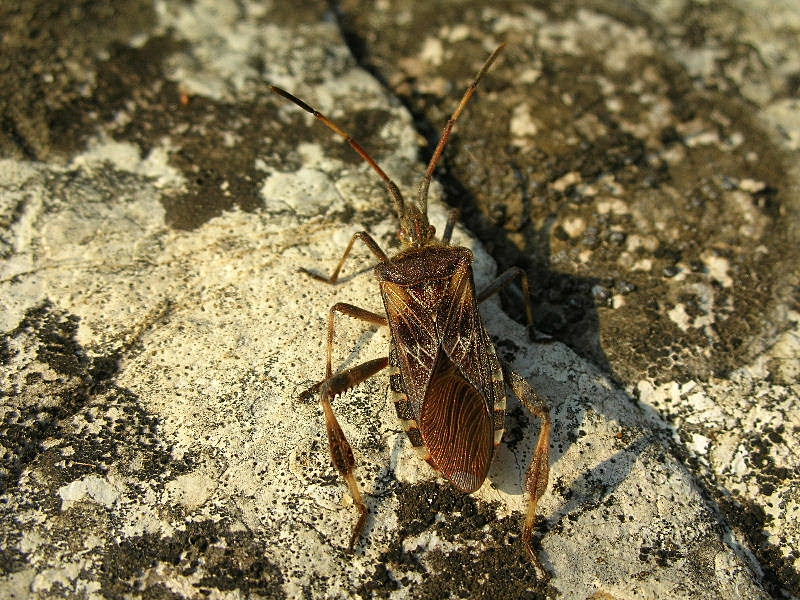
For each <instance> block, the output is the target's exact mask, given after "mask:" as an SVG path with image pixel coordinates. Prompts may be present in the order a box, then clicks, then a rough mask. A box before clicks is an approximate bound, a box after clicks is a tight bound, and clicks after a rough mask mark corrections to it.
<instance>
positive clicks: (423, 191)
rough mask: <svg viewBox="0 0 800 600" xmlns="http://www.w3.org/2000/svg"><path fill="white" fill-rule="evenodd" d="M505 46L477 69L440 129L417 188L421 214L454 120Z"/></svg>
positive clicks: (498, 48) (425, 211) (424, 208)
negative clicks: (435, 144) (437, 142)
mask: <svg viewBox="0 0 800 600" xmlns="http://www.w3.org/2000/svg"><path fill="white" fill-rule="evenodd" d="M505 47H506V45H505V44H500V45H499V46H498V47H497V48H496V49H495V51H494V52H492V54H491V56H489V58H488V59H486V62H485V63H483V66H482V67H481V70H480V71H478V74H477V75H476V76H475V79H473V80H472V83H470V84H469V87H468V88H467V91H466V92H464V96H463V97H462V98H461V102H459V103H458V107H456V110H455V112H454V113H453V116H451V117H450V118H449V119H448V120H447V125H445V126H444V129H443V130H442V137H441V138H440V139H439V145H438V146H436V150H435V151H434V152H433V156H432V157H431V160H430V162H429V163H428V169H427V170H426V171H425V177H424V178H423V179H422V181H421V182H420V184H419V190H418V191H417V206H418V207H419V210H420V212H422V214H423V215H424V214H427V212H428V187H430V184H431V179H432V178H433V172H434V171H435V170H436V165H438V164H439V161H440V160H441V158H442V153H443V152H444V147H445V146H446V145H447V142H448V141H449V139H450V133H451V132H452V131H453V127H454V126H455V124H456V121H458V118H459V117H460V116H461V113H462V112H464V109H465V108H466V107H467V104H469V101H470V100H472V96H473V95H474V94H475V90H476V89H477V88H478V83H480V81H481V79H483V76H484V75H485V74H486V71H488V70H489V68H490V67H491V66H492V63H494V61H495V60H496V59H497V56H498V55H499V54H500V52H502V51H503V48H505Z"/></svg>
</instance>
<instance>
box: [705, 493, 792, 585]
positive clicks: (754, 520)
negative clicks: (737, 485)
mask: <svg viewBox="0 0 800 600" xmlns="http://www.w3.org/2000/svg"><path fill="white" fill-rule="evenodd" d="M719 502H720V506H721V507H722V509H723V510H724V511H725V514H726V515H727V517H728V519H729V520H730V522H731V525H732V526H733V527H734V529H736V530H737V532H739V534H740V535H742V536H743V537H744V539H745V540H746V541H747V544H748V547H749V548H750V550H751V551H752V552H753V553H754V554H755V556H756V558H757V559H758V561H759V563H760V565H761V569H762V571H763V583H764V587H765V588H766V590H767V591H768V592H769V593H771V594H773V596H774V597H782V596H785V595H786V592H789V593H791V594H795V595H797V594H800V572H798V571H797V569H795V568H794V566H793V564H794V563H795V561H796V560H797V558H798V555H800V553H799V552H798V550H797V549H796V548H793V549H788V547H787V546H786V545H785V544H780V545H776V544H774V543H772V541H771V540H770V536H769V534H768V532H767V529H766V526H767V525H768V524H769V522H770V520H771V517H770V516H769V515H768V514H767V513H766V511H765V510H764V508H763V507H762V506H760V505H758V504H756V503H754V502H750V501H748V500H743V499H741V498H735V497H732V496H729V495H728V496H724V497H721V498H720V499H719ZM787 549H788V552H787Z"/></svg>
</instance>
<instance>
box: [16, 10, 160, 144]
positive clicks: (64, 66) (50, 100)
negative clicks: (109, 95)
mask: <svg viewBox="0 0 800 600" xmlns="http://www.w3.org/2000/svg"><path fill="white" fill-rule="evenodd" d="M12 4H13V6H12ZM153 20H154V12H153V8H152V6H150V5H148V4H147V3H143V2H139V1H138V0H122V1H120V2H114V3H103V2H88V1H78V2H74V1H71V0H65V1H59V0H53V1H48V2H20V3H10V2H8V3H4V5H3V8H2V10H0V29H1V30H2V31H3V52H2V54H0V87H2V89H3V90H4V92H3V94H2V95H0V154H2V155H4V156H17V157H22V158H26V159H43V158H46V157H48V156H49V155H50V154H51V153H52V151H53V145H54V144H58V143H60V141H61V140H60V139H59V138H60V135H61V134H60V132H59V131H58V122H59V118H58V116H57V115H58V114H59V111H60V110H61V109H62V108H63V107H64V106H67V105H69V104H71V103H74V102H76V101H78V100H79V99H80V98H81V97H82V96H84V94H85V90H86V87H87V86H88V85H91V81H92V66H93V64H94V63H95V61H96V60H97V57H98V55H99V54H100V53H101V52H102V51H103V50H104V49H105V48H106V47H107V46H108V45H110V44H112V43H114V42H115V41H117V40H125V39H127V38H129V37H130V36H132V35H134V34H136V33H138V32H140V31H141V30H142V29H144V28H145V27H147V26H148V25H150V24H151V23H152V22H153Z"/></svg>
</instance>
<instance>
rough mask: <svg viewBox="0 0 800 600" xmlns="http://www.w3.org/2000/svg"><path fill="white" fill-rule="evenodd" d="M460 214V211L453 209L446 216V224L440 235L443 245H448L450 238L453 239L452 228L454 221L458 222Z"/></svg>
mask: <svg viewBox="0 0 800 600" xmlns="http://www.w3.org/2000/svg"><path fill="white" fill-rule="evenodd" d="M460 214H461V211H460V210H458V209H457V208H454V209H453V210H451V211H450V214H449V215H448V216H447V223H446V224H445V226H444V233H443V234H442V242H443V243H444V244H445V245H449V244H450V238H451V237H453V227H455V225H456V221H458V217H459V215H460Z"/></svg>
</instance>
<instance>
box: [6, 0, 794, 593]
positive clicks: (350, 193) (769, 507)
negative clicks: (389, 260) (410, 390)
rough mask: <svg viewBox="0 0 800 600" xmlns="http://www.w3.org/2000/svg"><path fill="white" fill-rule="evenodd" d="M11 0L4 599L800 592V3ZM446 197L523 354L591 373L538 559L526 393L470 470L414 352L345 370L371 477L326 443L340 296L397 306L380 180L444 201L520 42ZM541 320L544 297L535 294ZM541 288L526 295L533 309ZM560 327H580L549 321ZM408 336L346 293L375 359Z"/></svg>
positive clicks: (550, 367) (562, 424)
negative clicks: (463, 482) (437, 469)
mask: <svg viewBox="0 0 800 600" xmlns="http://www.w3.org/2000/svg"><path fill="white" fill-rule="evenodd" d="M14 4H15V3H13V2H6V3H4V4H3V7H2V8H0V29H2V51H1V52H0V84H1V85H2V88H3V92H2V94H0V153H2V157H3V158H2V159H0V227H1V228H2V229H0V307H1V309H0V446H1V447H0V549H1V551H0V597H2V598H13V599H23V598H37V599H39V598H41V599H44V598H91V599H95V598H142V599H145V598H148V599H150V598H170V599H172V598H175V599H177V598H192V599H194V598H223V599H235V598H277V599H283V598H348V597H354V598H365V599H366V598H392V599H395V598H396V599H401V598H411V599H423V598H425V599H428V598H430V599H437V600H438V599H441V598H448V597H453V598H485V599H494V598H508V599H517V598H564V599H588V598H592V599H619V600H623V599H625V600H627V599H634V598H637V599H661V598H671V599H672V598H676V599H682V598H686V599H690V598H691V599H707V598H720V599H740V598H741V599H766V598H798V597H800V554H798V548H800V528H798V525H797V523H798V519H799V518H800V481H799V480H800V478H799V477H798V468H800V459H799V458H798V453H797V448H798V447H800V417H798V415H800V406H799V405H800V385H799V384H798V379H799V375H800V359H799V358H798V356H799V355H800V325H799V323H800V310H798V299H799V298H798V296H799V295H798V289H800V285H799V284H800V281H798V279H799V278H798V266H797V265H798V264H799V263H798V247H800V244H798V237H800V236H799V235H798V223H799V222H800V220H798V206H799V205H800V194H799V193H798V190H799V189H800V185H798V182H799V181H800V169H799V168H798V165H800V160H799V159H800V117H798V115H800V99H799V97H798V96H799V94H798V91H799V90H800V50H799V49H798V46H797V39H798V38H799V36H800V8H798V7H797V6H796V4H795V3H793V2H783V3H781V2H767V1H766V0H739V1H734V0H731V1H729V2H726V3H724V4H722V3H701V2H690V1H680V0H664V1H662V2H650V3H644V2H642V3H633V2H622V1H596V2H593V1H589V0H587V1H585V2H533V3H530V2H515V1H501V2H491V3H489V2H478V1H459V2H436V3H432V2H407V1H404V2H399V1H397V2H396V1H394V0H382V1H380V2H377V3H376V2H361V1H360V0H342V2H340V3H332V4H324V3H320V4H312V3H299V4H297V5H296V4H291V5H290V4H288V3H277V2H276V3H274V4H270V3H261V2H248V1H245V2H234V1H233V0H221V1H216V0H196V1H195V2H183V1H177V0H175V1H172V0H169V1H167V0H164V1H158V2H154V3H146V2H135V1H127V2H115V3H94V2H64V3H60V2H58V1H53V2H44V1H40V2H33V3H24V4H23V3H19V5H18V6H15V5H14ZM501 42H505V43H507V48H506V50H505V52H504V53H503V55H502V57H501V59H500V60H499V61H498V63H497V65H496V67H495V68H494V69H493V70H492V71H491V72H490V74H489V75H488V76H487V78H486V80H485V81H484V82H483V83H482V84H481V88H480V90H479V93H478V94H477V96H476V99H475V100H474V101H473V103H472V104H471V105H470V106H469V107H468V109H467V110H466V112H465V114H464V117H463V119H462V121H461V122H459V125H458V127H457V129H456V132H455V134H454V136H453V138H452V140H451V143H450V145H449V146H448V149H447V151H446V154H445V158H444V160H443V162H442V165H441V167H440V169H439V172H438V178H437V182H436V183H435V184H434V186H433V188H432V194H433V196H434V197H433V199H432V201H431V211H430V212H431V219H432V222H433V223H434V225H436V226H437V228H439V230H440V231H441V228H442V226H443V223H444V221H445V218H446V214H447V210H448V207H458V208H460V209H461V214H462V221H463V224H464V228H459V229H457V230H456V233H455V236H454V237H455V240H456V241H457V242H458V243H460V244H464V245H467V246H469V247H470V248H471V249H472V250H473V252H474V253H475V255H476V262H475V271H476V279H477V280H478V286H479V287H481V286H482V285H485V284H486V283H487V282H488V281H490V280H491V278H492V277H493V274H494V273H496V272H497V271H498V269H500V270H503V269H506V268H508V267H510V266H515V265H516V266H520V267H522V268H524V269H525V270H526V271H527V272H528V273H529V275H530V277H531V280H532V282H533V287H534V292H533V296H534V298H533V300H534V305H535V313H536V328H537V329H538V330H539V332H540V333H542V334H546V335H547V336H549V337H551V338H552V340H551V341H549V342H548V343H543V342H541V341H537V342H531V341H530V340H529V338H528V335H527V333H526V331H525V327H524V326H523V325H521V324H520V323H519V322H518V321H519V320H521V317H522V315H523V310H522V300H521V296H520V295H519V290H516V291H515V290H513V289H512V290H510V291H509V293H507V294H503V295H502V298H497V299H493V300H490V301H488V302H486V303H485V306H484V307H483V309H482V310H483V316H484V319H485V321H486V325H487V328H488V329H489V331H490V332H491V333H492V335H493V338H494V340H495V342H496V344H497V347H498V350H499V353H500V355H501V356H502V357H503V358H504V359H505V360H507V361H509V362H510V363H511V364H512V365H513V367H514V368H515V369H516V370H518V371H519V372H521V373H522V374H523V375H524V376H525V377H527V378H528V380H529V381H530V382H531V383H532V384H533V385H535V386H536V388H537V389H538V390H539V392H540V393H541V394H542V395H544V396H546V397H547V398H549V399H550V401H551V402H552V406H553V409H552V415H553V419H554V422H555V429H554V435H553V444H552V458H551V485H550V488H549V490H548V493H547V494H546V495H545V496H544V497H543V498H542V501H541V503H540V507H541V514H542V516H543V518H542V521H541V523H540V528H539V529H540V533H541V536H540V545H541V549H542V558H543V560H544V563H545V564H546V565H547V567H548V568H549V569H550V571H551V572H552V573H553V577H552V579H551V580H550V581H548V582H543V581H537V579H536V575H535V572H534V570H533V568H532V567H531V566H530V565H529V564H528V562H527V560H526V558H525V556H524V554H523V552H522V549H521V545H520V527H521V512H522V511H523V509H524V506H525V504H524V497H523V495H522V485H521V480H522V477H523V474H524V471H525V468H526V466H527V463H528V461H529V459H530V456H531V453H532V450H533V444H534V441H535V437H536V434H537V432H538V426H539V425H538V423H537V422H536V421H535V420H533V419H531V418H530V417H529V415H528V414H527V413H526V412H525V410H524V408H523V407H522V406H521V404H520V403H519V402H518V401H517V400H516V399H514V398H512V399H511V400H510V401H509V406H508V409H509V410H508V417H507V423H506V434H505V438H504V440H503V443H502V444H501V445H500V446H499V448H498V451H497V453H496V457H495V462H494V464H493V465H492V468H491V470H490V474H489V479H488V480H487V482H486V483H485V484H484V486H483V487H482V488H481V489H480V490H479V491H478V492H476V493H475V494H473V495H471V496H464V495H462V494H459V493H458V492H457V491H455V490H454V489H453V488H452V487H451V486H450V485H448V484H447V483H446V482H445V481H443V480H441V479H437V477H436V475H435V473H434V472H433V471H432V470H431V469H430V468H429V467H428V466H427V465H426V464H425V463H424V462H422V461H420V460H419V459H418V458H417V457H416V455H415V453H414V452H413V450H412V449H411V448H410V445H409V443H408V441H407V439H406V438H405V434H404V433H403V430H402V428H401V426H400V424H399V423H398V422H397V420H396V418H395V416H394V414H393V413H394V411H393V408H392V406H391V400H390V398H389V397H388V396H387V389H388V381H387V379H386V377H384V376H378V377H376V378H374V379H372V380H369V381H368V382H366V383H364V384H362V385H361V386H359V387H358V388H357V389H355V390H353V391H352V392H351V393H349V394H347V395H345V396H343V397H341V398H338V399H337V400H336V402H335V409H336V410H337V411H338V414H339V415H340V420H341V422H342V425H343V428H344V430H345V432H346V434H347V435H348V437H349V438H350V441H351V442H352V444H353V446H354V448H355V455H356V461H357V463H358V470H357V476H358V479H359V481H360V483H361V485H362V487H363V489H364V491H365V492H366V498H367V503H368V505H369V509H370V515H369V519H368V521H367V527H366V533H365V536H364V537H363V539H362V540H361V542H360V543H359V545H358V546H357V548H356V551H355V552H354V553H353V554H348V553H347V548H346V546H347V541H348V538H349V532H350V528H351V526H352V523H353V521H354V518H355V509H354V507H353V506H352V502H351V500H350V499H349V497H348V495H347V493H346V488H345V486H344V485H343V483H342V482H341V480H340V478H339V476H338V474H337V473H336V471H335V469H334V468H333V466H332V465H331V463H330V460H329V458H328V456H327V440H326V435H325V430H324V425H323V419H322V415H321V411H320V409H319V407H318V405H317V404H316V403H315V402H310V403H309V402H302V401H300V400H299V398H298V397H299V394H300V392H301V391H302V390H304V389H305V388H307V387H308V386H309V385H310V384H311V383H313V382H314V381H316V380H318V379H319V378H320V377H321V376H322V375H323V374H324V360H325V342H324V340H325V336H326V331H327V315H328V307H329V306H330V305H332V304H333V303H335V302H349V303H352V304H356V305H359V306H363V307H364V308H367V309H371V310H380V309H381V303H380V300H379V297H378V294H377V289H376V285H375V282H374V280H373V279H372V277H371V275H370V274H369V273H368V272H367V273H361V274H359V273H360V272H361V271H364V270H366V269H367V267H368V266H369V264H370V263H369V260H370V258H369V257H368V256H367V254H366V253H365V252H363V250H362V249H359V250H358V251H357V252H355V253H354V255H353V258H352V262H348V264H347V266H346V267H345V272H344V273H345V277H344V278H343V280H342V281H341V283H340V284H339V285H337V286H335V287H333V286H326V285H324V284H322V283H320V282H317V281H315V280H313V279H311V278H308V277H304V276H303V275H301V274H299V273H298V270H299V269H300V268H301V267H303V268H308V269H312V270H315V271H317V272H321V273H328V272H330V270H331V269H332V268H333V267H334V265H335V264H336V262H337V260H338V259H339V257H340V255H341V252H342V251H343V249H344V247H345V245H346V244H347V242H348V240H349V239H350V237H351V236H352V234H353V233H354V232H356V231H359V230H368V231H370V232H371V233H372V234H373V236H374V237H375V239H376V240H377V241H378V242H379V243H380V244H381V245H382V246H383V247H384V248H386V249H388V250H389V251H390V252H391V251H393V250H394V249H396V248H397V244H398V242H397V237H396V226H397V225H396V220H395V218H394V215H393V214H392V210H391V204H390V202H389V201H388V198H387V194H386V192H385V190H384V188H383V186H382V185H381V182H380V180H379V179H378V178H377V177H376V176H375V174H374V173H373V172H372V171H371V170H370V169H369V168H368V167H367V166H366V165H365V164H364V163H363V162H362V161H360V160H359V158H358V156H357V155H356V154H355V153H354V152H353V151H352V149H350V148H349V147H348V146H347V145H346V144H343V143H342V142H341V140H340V139H338V138H337V137H336V136H334V135H333V134H332V133H331V132H329V131H328V130H326V129H324V128H323V127H322V126H321V125H320V124H318V123H316V122H314V121H313V119H312V118H311V117H310V116H308V115H306V114H304V113H303V112H302V111H300V110H299V109H298V108H297V107H294V106H291V105H289V104H288V103H286V102H284V101H283V100H281V99H280V98H278V97H276V96H274V95H272V94H270V92H269V89H268V85H269V84H276V85H279V86H281V87H285V88H287V89H289V90H291V91H292V92H294V93H296V94H297V95H298V96H300V97H302V98H304V99H305V100H307V101H308V102H310V103H312V104H314V105H315V106H317V107H318V108H319V109H320V110H322V111H323V112H325V113H326V114H328V115H330V116H331V117H332V118H334V119H335V120H336V121H337V122H339V123H340V124H341V125H342V126H343V127H344V128H345V129H347V130H348V131H349V132H350V133H352V134H353V136H354V137H355V138H357V139H358V140H360V141H361V142H362V143H363V145H364V146H366V147H367V148H368V149H369V151H370V152H371V153H372V154H373V156H374V157H375V158H376V159H377V160H378V161H379V162H380V164H381V166H382V167H384V169H385V170H386V171H387V172H389V173H390V174H391V176H392V177H393V178H394V179H395V180H396V181H397V183H398V184H399V186H400V188H401V189H402V190H403V191H404V192H405V193H406V194H407V195H412V194H413V193H414V189H415V186H416V183H417V181H418V178H419V177H420V176H421V174H422V172H423V171H424V165H425V161H426V160H427V159H428V158H429V157H430V155H431V153H432V149H433V146H434V145H435V143H436V141H437V139H438V135H439V131H440V129H441V127H442V125H443V124H444V122H445V121H446V119H447V117H448V115H449V114H450V112H451V111H452V110H453V109H454V107H455V106H456V104H457V102H458V99H459V98H460V96H461V94H462V93H463V90H464V89H465V87H466V86H467V84H468V83H469V81H470V79H471V78H472V77H473V75H474V73H475V71H476V70H477V69H478V67H479V66H480V64H481V63H482V62H483V60H485V58H486V57H487V56H488V54H489V52H490V51H491V50H492V49H494V48H495V47H496V46H497V45H498V44H500V43H501ZM509 315H510V316H509ZM515 319H516V320H515ZM539 337H540V338H544V337H545V336H539ZM387 348H388V339H387V335H386V332H385V331H384V330H376V329H374V328H369V327H365V326H364V325H363V324H359V323H354V322H351V320H347V319H344V318H343V319H341V327H340V328H339V329H338V333H337V342H336V352H335V359H336V361H337V364H341V366H343V367H348V366H352V365H354V364H357V363H358V362H361V361H364V360H368V359H370V358H375V357H379V356H383V355H385V354H386V352H387Z"/></svg>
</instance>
